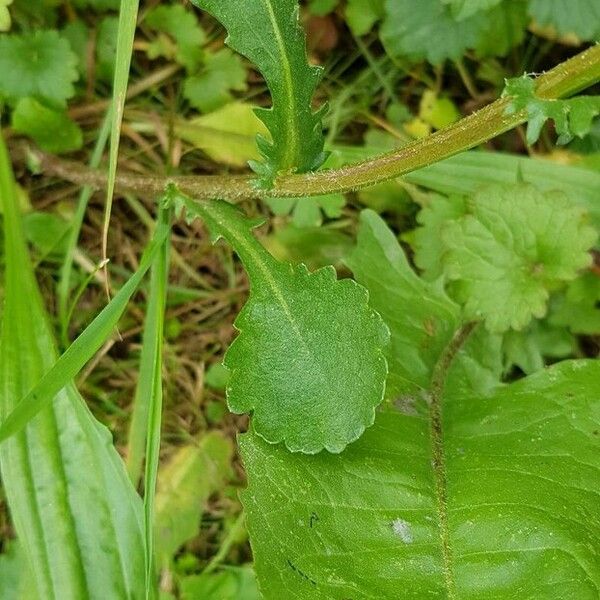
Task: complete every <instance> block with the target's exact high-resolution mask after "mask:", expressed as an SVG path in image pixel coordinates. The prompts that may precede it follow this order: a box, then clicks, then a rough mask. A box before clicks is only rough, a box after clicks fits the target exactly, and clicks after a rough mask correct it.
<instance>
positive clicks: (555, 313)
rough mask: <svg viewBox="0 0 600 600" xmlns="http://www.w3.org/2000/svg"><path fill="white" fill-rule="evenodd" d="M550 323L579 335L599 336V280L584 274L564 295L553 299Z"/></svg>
mask: <svg viewBox="0 0 600 600" xmlns="http://www.w3.org/2000/svg"><path fill="white" fill-rule="evenodd" d="M549 320H550V323H552V324H553V325H554V326H557V327H560V326H563V327H568V328H569V329H570V331H571V332H572V333H575V334H580V335H598V334H600V278H599V277H598V275H596V274H595V273H586V274H584V275H583V276H582V277H579V278H577V279H576V280H575V281H573V283H571V284H570V285H569V287H568V288H567V290H566V291H565V293H564V294H563V295H562V296H561V297H558V298H556V299H555V302H554V303H553V305H552V312H551V313H550V315H549Z"/></svg>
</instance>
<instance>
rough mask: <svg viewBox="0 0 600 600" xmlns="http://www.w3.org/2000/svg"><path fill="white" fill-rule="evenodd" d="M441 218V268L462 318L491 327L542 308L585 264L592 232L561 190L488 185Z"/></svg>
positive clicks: (516, 322) (522, 321)
mask: <svg viewBox="0 0 600 600" xmlns="http://www.w3.org/2000/svg"><path fill="white" fill-rule="evenodd" d="M469 213H470V214H467V215H466V216H464V217H462V218H461V219H459V220H457V221H451V222H449V223H447V225H446V226H445V227H444V229H443V231H442V238H443V242H444V245H445V247H446V253H445V254H444V270H445V272H446V275H447V277H448V278H449V279H450V280H452V281H455V282H457V284H456V288H454V289H455V292H456V296H457V297H458V298H459V299H460V300H461V301H463V302H464V303H465V315H466V317H467V318H468V319H484V320H485V323H486V326H487V327H488V328H489V329H490V331H497V332H501V331H506V330H507V329H509V328H512V329H522V328H523V327H525V326H526V325H527V324H528V323H529V321H530V320H531V318H532V317H534V316H535V317H542V316H544V314H545V313H546V304H547V301H548V297H549V292H550V291H551V290H553V289H555V288H556V287H558V286H559V284H561V283H562V282H566V281H570V280H572V279H575V277H576V276H577V274H578V272H579V270H580V269H584V268H585V267H588V266H589V265H590V264H591V262H592V257H591V255H590V254H589V253H588V250H590V249H591V248H592V246H593V245H594V243H595V242H596V239H597V233H596V231H595V230H594V229H593V228H592V227H590V226H589V225H587V215H586V213H585V212H584V211H583V210H582V209H581V208H580V207H578V206H576V205H574V204H573V203H572V202H571V201H570V200H569V198H568V197H567V196H565V195H563V194H561V193H560V192H554V193H545V194H544V193H542V192H540V191H539V190H537V189H536V188H534V187H533V186H531V185H528V184H516V185H513V186H498V185H494V186H489V187H487V188H484V189H482V190H481V191H480V192H478V193H477V194H475V196H474V198H473V201H472V206H470V207H469Z"/></svg>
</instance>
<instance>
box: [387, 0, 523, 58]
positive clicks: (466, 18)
mask: <svg viewBox="0 0 600 600" xmlns="http://www.w3.org/2000/svg"><path fill="white" fill-rule="evenodd" d="M483 1H484V2H485V3H486V4H487V5H488V6H487V7H486V10H483V8H484V7H483V5H482V2H477V0H465V2H462V0H448V2H445V1H444V0H420V1H419V2H412V1H411V0H387V3H386V12H387V16H386V18H385V19H384V22H383V26H382V28H381V39H382V41H383V44H384V46H385V48H386V51H387V52H388V54H390V55H391V56H397V57H407V58H411V59H414V60H421V59H426V60H428V61H429V62H430V63H432V64H440V63H442V62H443V61H444V60H446V59H452V60H458V59H460V58H461V57H462V55H463V54H464V52H465V51H466V50H467V49H474V50H476V51H477V53H478V54H479V55H482V56H503V55H505V54H506V53H507V52H508V51H509V50H510V49H511V48H512V47H513V46H515V45H516V44H518V43H519V42H520V41H521V40H522V39H523V36H524V33H525V26H526V24H527V20H526V10H525V4H524V2H521V1H520V0H517V1H512V0H511V1H510V2H502V3H499V2H498V1H495V2H494V1H493V0H483ZM476 5H478V6H477V10H475V7H476ZM457 8H458V9H459V10H458V12H456V14H455V10H456V9H457Z"/></svg>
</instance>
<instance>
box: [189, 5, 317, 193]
mask: <svg viewBox="0 0 600 600" xmlns="http://www.w3.org/2000/svg"><path fill="white" fill-rule="evenodd" d="M192 3H193V4H195V5H196V6H198V7H199V8H201V9H203V10H205V11H207V12H209V13H210V14H212V15H213V16H214V17H215V18H216V19H218V20H219V21H220V22H221V23H222V24H223V26H224V27H225V28H226V29H227V32H228V34H229V35H228V37H227V39H226V40H225V41H226V43H227V44H228V45H229V46H230V47H231V48H233V49H234V50H235V51H237V52H239V53H240V54H243V55H244V56H245V57H246V58H248V60H250V61H251V62H252V63H254V64H255V65H256V67H257V68H258V69H259V70H260V72H261V73H262V75H263V77H264V78H265V80H266V82H267V85H268V86H269V90H270V92H271V98H272V101H273V106H272V108H270V109H264V108H260V109H257V111H256V112H257V115H258V116H259V117H260V119H261V120H262V121H263V122H264V124H265V125H266V126H267V128H268V129H269V131H270V133H271V137H272V139H273V141H272V142H271V141H269V140H267V139H266V138H264V137H262V136H259V137H257V142H258V147H259V150H260V153H261V156H262V157H263V159H264V162H263V163H257V162H252V163H251V166H252V168H253V169H254V170H255V171H256V173H258V174H259V175H260V176H261V177H262V181H263V184H265V185H267V184H270V182H272V180H273V178H274V177H275V176H276V175H277V173H279V172H289V171H297V172H305V171H311V170H314V169H317V168H318V167H319V166H320V165H321V164H322V163H323V161H324V159H325V157H326V155H325V153H324V152H323V131H322V127H321V116H322V113H323V110H324V107H322V108H321V109H320V110H318V111H316V112H313V109H312V105H311V103H312V97H313V94H314V92H315V89H316V87H317V84H318V83H319V80H320V78H321V73H322V69H321V68H319V67H315V66H311V65H309V63H308V60H307V56H306V44H305V37H304V32H303V30H302V28H301V27H300V25H299V22H298V3H297V1H296V0H277V1H275V0H235V1H232V0H226V1H223V0H192ZM240 15H245V18H240Z"/></svg>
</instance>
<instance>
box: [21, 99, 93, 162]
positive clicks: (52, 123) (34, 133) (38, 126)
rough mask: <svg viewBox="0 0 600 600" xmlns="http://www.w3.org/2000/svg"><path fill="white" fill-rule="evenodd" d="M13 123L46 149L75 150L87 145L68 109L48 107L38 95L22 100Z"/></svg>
mask: <svg viewBox="0 0 600 600" xmlns="http://www.w3.org/2000/svg"><path fill="white" fill-rule="evenodd" d="M12 126H13V129H14V130H15V131H17V132H18V133H22V134H24V135H28V136H29V137H30V138H32V139H33V140H34V141H35V143H36V144H37V145H38V146H39V147H40V148H41V149H42V150H45V151H46V152H53V153H56V154H60V153H63V152H73V151H75V150H79V149H80V148H81V146H82V145H83V133H82V131H81V128H80V127H79V125H77V123H75V122H74V121H72V120H71V119H70V118H69V116H68V115H67V113H66V111H65V110H63V109H58V110H57V109H54V108H48V107H47V106H44V105H43V104H42V103H41V102H38V101H37V100H36V99H35V98H23V99H21V100H19V102H18V104H17V106H16V107H15V110H14V111H13V114H12Z"/></svg>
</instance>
